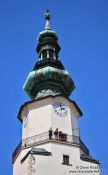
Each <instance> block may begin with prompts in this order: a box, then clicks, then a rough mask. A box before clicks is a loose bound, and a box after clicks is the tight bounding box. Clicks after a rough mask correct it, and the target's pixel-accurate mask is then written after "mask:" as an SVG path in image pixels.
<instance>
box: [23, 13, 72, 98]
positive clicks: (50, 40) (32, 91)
mask: <svg viewBox="0 0 108 175" xmlns="http://www.w3.org/2000/svg"><path fill="white" fill-rule="evenodd" d="M45 20H46V25H45V30H44V31H42V32H40V33H39V37H38V45H37V48H36V51H37V52H38V54H39V60H38V61H37V62H36V64H35V66H34V68H33V71H32V72H30V73H29V75H28V77H27V79H26V81H25V83H24V90H25V92H26V93H27V94H28V95H29V97H30V98H31V99H32V100H34V99H37V98H42V97H45V96H48V95H53V96H56V95H64V96H67V97H68V96H69V95H70V94H71V92H72V91H73V90H74V88H75V85H74V82H73V80H72V79H71V77H70V76H69V74H68V72H67V71H66V70H65V68H64V66H63V64H62V63H61V61H60V60H59V59H58V53H59V51H60V49H61V48H60V46H59V44H58V42H57V41H58V37H57V35H56V32H55V31H52V30H51V28H50V15H49V11H48V10H47V11H46V13H45Z"/></svg>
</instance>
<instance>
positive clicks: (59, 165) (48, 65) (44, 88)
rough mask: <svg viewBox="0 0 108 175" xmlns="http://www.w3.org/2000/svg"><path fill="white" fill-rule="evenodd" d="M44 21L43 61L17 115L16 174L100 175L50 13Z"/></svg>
mask: <svg viewBox="0 0 108 175" xmlns="http://www.w3.org/2000/svg"><path fill="white" fill-rule="evenodd" d="M45 20H46V24H45V30H44V31H42V32H40V33H39V36H38V45H37V48H36V51H37V52H38V55H39V58H38V61H37V62H36V64H35V66H34V68H33V71H31V72H30V73H29V75H28V77H27V79H26V81H25V83H24V90H25V92H26V93H27V94H28V95H29V97H30V98H31V101H28V102H26V103H25V104H23V105H22V106H21V108H20V110H19V113H18V119H19V120H20V121H21V123H22V140H21V142H20V144H19V145H18V146H17V148H16V149H15V151H14V152H13V158H12V161H13V175H19V174H20V175H43V174H47V175H50V174H52V175H55V174H57V175H58V174H59V175H68V174H69V173H70V174H74V175H77V174H81V175H84V174H89V175H99V174H100V172H99V161H97V160H95V159H94V158H93V157H91V156H90V154H89V150H88V148H87V147H86V146H85V144H84V143H83V141H82V140H81V138H80V132H79V128H78V122H77V121H78V119H79V117H81V116H82V112H81V110H80V108H79V107H78V105H77V104H76V102H75V101H73V100H71V99H70V98H69V95H70V94H71V93H72V91H73V90H74V88H75V85H74V82H73V80H72V78H71V77H70V76H69V74H68V72H67V71H66V70H65V68H64V66H63V64H62V62H61V61H60V60H59V57H58V54H59V51H60V49H61V48H60V46H59V44H58V37H57V34H56V32H55V31H53V30H51V27H50V14H49V11H48V10H47V11H46V13H45Z"/></svg>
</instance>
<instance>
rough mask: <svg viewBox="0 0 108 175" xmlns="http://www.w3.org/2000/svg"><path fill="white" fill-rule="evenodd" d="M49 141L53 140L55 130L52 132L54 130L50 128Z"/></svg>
mask: <svg viewBox="0 0 108 175" xmlns="http://www.w3.org/2000/svg"><path fill="white" fill-rule="evenodd" d="M48 132H49V139H52V134H53V130H52V128H51V127H50V129H49V131H48Z"/></svg>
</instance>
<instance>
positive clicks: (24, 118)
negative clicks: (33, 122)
mask: <svg viewBox="0 0 108 175" xmlns="http://www.w3.org/2000/svg"><path fill="white" fill-rule="evenodd" d="M28 114H29V111H25V113H24V117H23V124H24V128H25V127H26V126H27V123H28Z"/></svg>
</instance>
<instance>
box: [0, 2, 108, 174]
mask: <svg viewBox="0 0 108 175" xmlns="http://www.w3.org/2000/svg"><path fill="white" fill-rule="evenodd" d="M47 8H48V9H49V10H50V13H51V27H52V29H53V30H55V31H56V32H57V34H58V36H59V44H60V46H61V48H62V49H61V52H60V55H59V57H60V59H61V61H62V62H63V64H64V66H65V68H66V69H67V70H68V72H69V73H70V75H71V76H72V78H73V80H74V82H75V85H76V89H75V90H74V92H73V93H72V95H71V99H73V100H75V101H76V102H77V104H78V105H79V107H80V109H81V110H82V112H83V114H84V116H83V117H82V118H81V119H79V127H80V130H81V138H82V140H83V141H84V142H85V143H86V145H87V146H88V148H89V150H90V153H91V155H93V156H94V157H95V158H96V159H98V160H100V161H101V167H102V169H103V170H105V171H106V174H108V156H107V155H108V1H107V0H90V1H87V0H67V1H65V0H59V1H58V0H54V1H51V0H47V1H45V0H39V1H36V0H32V1H31V0H3V1H2V0H0V61H1V64H0V81H1V86H0V92H1V95H0V97H1V100H0V113H1V116H0V119H1V122H0V138H1V139H0V171H1V172H0V174H1V175H4V174H5V175H11V174H12V163H11V155H12V152H13V150H14V149H15V147H16V146H17V144H18V143H19V141H20V140H21V123H20V122H19V121H18V119H17V114H18V110H19V108H20V106H21V105H22V104H23V103H24V102H25V101H28V100H29V98H28V96H27V95H26V94H25V92H24V91H23V89H22V87H23V84H24V81H25V79H26V77H27V75H28V73H29V72H30V71H31V70H32V68H33V66H34V64H35V62H36V60H37V57H38V55H37V53H36V52H35V48H36V45H37V36H38V33H39V32H40V31H42V30H43V29H44V17H43V13H44V11H45V10H46V9H47Z"/></svg>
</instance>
